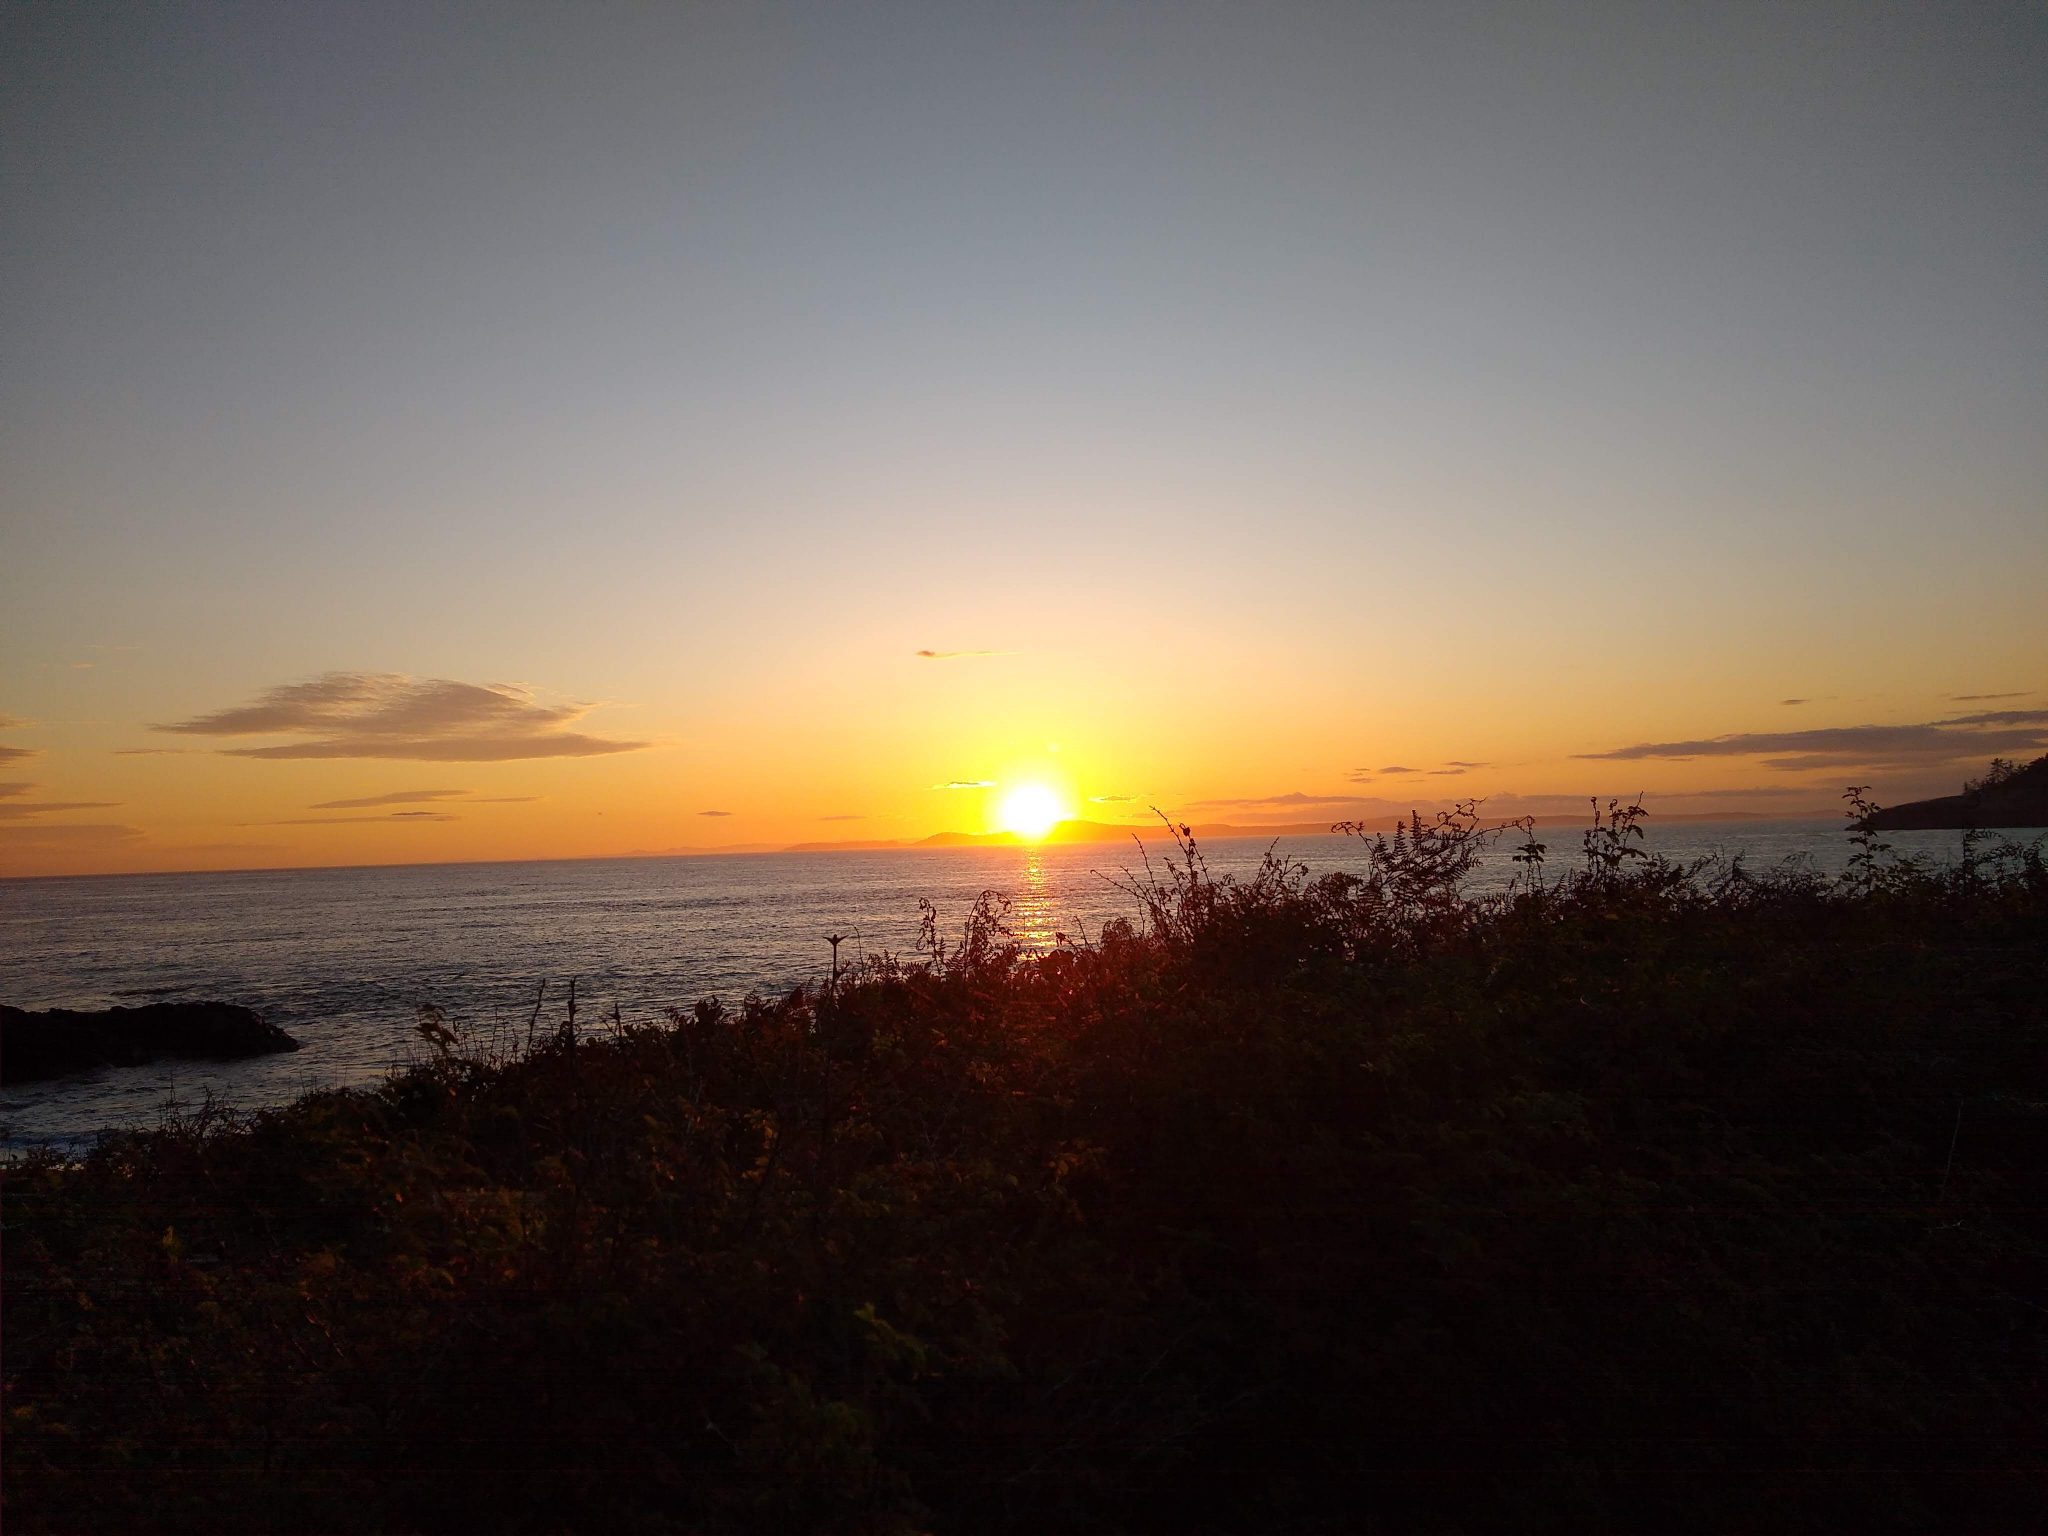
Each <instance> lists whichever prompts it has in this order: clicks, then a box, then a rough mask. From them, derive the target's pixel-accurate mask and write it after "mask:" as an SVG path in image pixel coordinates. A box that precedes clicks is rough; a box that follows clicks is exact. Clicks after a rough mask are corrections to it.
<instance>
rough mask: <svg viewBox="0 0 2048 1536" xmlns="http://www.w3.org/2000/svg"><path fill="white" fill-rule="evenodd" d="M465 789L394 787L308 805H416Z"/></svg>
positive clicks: (325, 808)
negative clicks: (381, 792) (387, 790)
mask: <svg viewBox="0 0 2048 1536" xmlns="http://www.w3.org/2000/svg"><path fill="white" fill-rule="evenodd" d="M468 793H469V791H468V790H466V789H394V790H392V791H391V793H389V794H388V795H364V796H363V797H362V798H361V799H358V800H322V801H321V802H320V803H319V804H318V805H312V806H308V807H307V809H308V810H313V811H364V810H369V809H371V808H372V807H375V806H379V805H417V804H420V803H421V802H423V801H429V800H459V799H461V798H462V797H463V796H464V795H466V794H468Z"/></svg>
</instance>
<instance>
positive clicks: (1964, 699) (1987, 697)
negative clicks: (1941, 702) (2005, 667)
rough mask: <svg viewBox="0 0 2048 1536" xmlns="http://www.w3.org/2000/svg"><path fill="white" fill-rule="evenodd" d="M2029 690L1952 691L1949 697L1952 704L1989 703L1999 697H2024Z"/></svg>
mask: <svg viewBox="0 0 2048 1536" xmlns="http://www.w3.org/2000/svg"><path fill="white" fill-rule="evenodd" d="M2028 691H2029V690H2027V689H2021V690H2020V691H2019V692H2018V693H1952V694H1950V695H1949V696H1948V697H1949V702H1950V703H1952V704H1989V703H1992V702H1993V701H1995V700H1997V699H2024V698H2025V697H2026V696H2027V693H2028Z"/></svg>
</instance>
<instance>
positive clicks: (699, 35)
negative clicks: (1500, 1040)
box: [0, 4, 2048, 875]
mask: <svg viewBox="0 0 2048 1536" xmlns="http://www.w3.org/2000/svg"><path fill="white" fill-rule="evenodd" d="M224 15H225V13H218V12H214V11H210V10H208V11H200V10H194V9H188V8H186V7H182V6H179V5H176V4H170V5H162V6H147V7H143V6H135V7H125V8H124V7H107V8H93V9H81V8H77V7H14V8H11V9H10V10H9V11H8V12H7V14H6V16H5V17H4V19H0V26H4V27H5V28H6V35H5V38H4V42H5V46H4V47H0V72H4V77H0V104H4V105H0V114H4V117H0V169H4V171H5V172H6V176H7V181H6V184H7V185H8V186H9V187H10V188H11V189H12V192H11V194H10V195H11V197H12V199H13V206H12V207H11V208H10V219H9V225H10V231H11V233H12V238H10V239H9V240H8V241H6V242H0V291H4V292H6V293H7V295H8V310H9V343H8V346H7V348H6V349H5V351H6V357H5V360H4V363H0V463H4V464H5V465H6V466H7V470H6V473H5V474H4V475H0V614H4V615H5V622H4V626H0V716H4V718H5V723H4V725H0V874H6V875H32V874H48V873H69V872H93V871H114V870H144V869H182V868H211V867H246V866H273V865H293V864H338V863H365V862H393V861H412V860H443V859H496V858H523V857H572V856H584V855H615V854H623V853H631V852H639V851H650V850H665V849H676V848H703V847H716V846H721V845H771V846H781V845H786V844H789V843H795V842H813V841H825V840H833V839H841V838H845V839H915V838H919V837H922V836H925V835H927V834H930V833H933V832H937V831H942V830H955V829H957V830H968V831H979V830H983V829H986V828H987V827H988V826H989V825H990V824H991V821H992V819H994V817H995V812H994V809H993V808H994V807H995V806H997V805H998V804H999V803H1000V798H1001V796H1002V795H1003V794H1005V793H1007V792H1008V791H1009V790H1011V789H1012V788H1014V787H1015V786H1016V785H1017V784H1019V783H1021V782H1026V781H1030V782H1042V783H1044V784H1046V785H1049V786H1051V787H1053V788H1054V789H1056V790H1057V791H1058V792H1059V793H1060V794H1061V795H1062V796H1064V797H1066V799H1067V801H1068V803H1070V804H1071V806H1072V807H1073V809H1074V810H1075V811H1076V812H1077V813H1079V814H1081V815H1085V816H1090V817H1094V818H1097V819H1115V818H1116V817H1118V816H1120V815H1124V814H1143V813H1144V812H1145V810H1146V808H1148V807H1151V806H1155V805H1156V806H1159V807H1161V808H1163V809H1166V810H1168V811H1169V812H1171V813H1173V814H1175V815H1178V816H1181V817H1185V818H1188V819H1191V820H1195V821H1200V822H1230V823H1238V824H1254V823H1259V822H1276V821H1285V822H1301V821H1319V820H1329V819H1335V818H1337V817H1340V816H1345V815H1355V814H1370V813H1372V812H1375V811H1382V810H1386V809H1389V808H1396V807H1404V806H1407V805H1409V804H1418V805H1424V806H1427V805H1430V804H1435V803H1440V802H1442V801H1443V800H1446V799H1448V798H1451V797H1453V796H1458V795H1472V796H1486V797H1489V805H1490V806H1491V807H1492V808H1495V809H1499V810H1501V811H1504V812H1508V811H1513V810H1516V809H1522V808H1527V807H1529V806H1532V805H1539V806H1540V805H1544V804H1548V803H1551V800H1547V799H1546V798H1545V797H1552V799H1554V798H1555V797H1577V796H1581V795H1585V794H1593V793H1597V794H1633V793H1635V792H1636V791H1638V790H1642V791H1647V792H1648V793H1649V795H1650V796H1651V800H1650V804H1651V805H1652V807H1653V809H1655V808H1658V807H1662V808H1663V809H1664V810H1665V811H1667V812H1671V811H1705V810H1709V809H1747V810H1773V809H1785V808H1794V809H1807V808H1811V807H1817V806H1830V805H1833V804H1834V803H1835V802H1836V797H1837V796H1838V794H1839V791H1840V788H1841V786H1842V785H1843V784H1845V783H1849V782H1870V783H1873V784H1875V785H1876V786H1877V789H1876V793H1877V794H1878V796H1879V797H1880V798H1881V799H1899V798H1908V797H1911V796H1914V795H1918V794H1923V793H1931V792H1939V791H1946V790H1949V789H1953V788H1954V787H1956V786H1957V785H1958V784H1959V783H1960V782H1961V780H1962V779H1963V778H1964V777H1965V776H1967V775H1969V774H1971V773H1974V772H1978V771H1981V768H1982V766H1983V764H1984V762H1985V761H1986V760H1988V759H1989V758H1990V757H1991V756H1993V755H2004V756H2008V757H2027V756H2032V755H2036V754H2038V753H2039V752H2040V751H2042V750H2044V749H2048V667H2044V663H2048V603H2044V602H2043V601H2042V594H2043V593H2044V592H2048V432H2044V431H2043V430H2042V428H2043V424H2044V422H2048V303H2044V302H2042V300H2043V292H2042V266H2041V253H2042V251H2044V250H2048V199H2043V198H2042V197H2041V196H2040V186H2039V177H2038V167H2039V165H2040V163H2041V156H2042V153H2043V152H2044V150H2048V98H2044V97H2043V95H2042V93H2041V91H2040V89H2039V83H2040V61H2041V59H2042V58H2043V57H2044V56H2048V11H2044V10H2043V9H2042V8H2040V7H2038V6H2034V7H2010V8H2003V9H2002V8H1999V7H1984V8H1978V7H1955V8H1932V9H1930V8H1927V7H1921V6H1889V5H1884V4H1876V5H1868V6H1858V7H1854V8H1830V7H1826V6H1811V7H1806V6H1799V7H1775V8H1757V9H1755V10H1750V11H1744V12H1742V13H1740V14H1739V15H1734V14H1731V15H1728V16H1720V15H1718V14H1717V15H1716V16H1715V17H1713V18H1712V20H1711V22H1709V21H1708V20H1706V19H1704V13H1702V12H1698V11H1688V10H1686V9H1684V8H1673V9H1657V8H1642V9H1629V8H1621V9H1619V10H1617V9H1615V8H1611V7H1590V8H1586V9H1585V10H1583V11H1581V12H1576V13H1572V12H1560V13H1557V14H1551V13H1549V12H1542V13H1540V14H1539V13H1538V12H1536V11H1532V10H1531V9H1529V8H1526V7H1499V8H1494V9H1491V10H1489V9H1486V8H1457V7H1362V6H1361V7H1349V8H1347V7H1327V6H1307V5H1303V6H1289V5H1286V4H1275V5H1264V6H1258V7H1237V8H1231V7H1215V8H1205V9H1202V10H1199V11H1185V10H1177V9H1174V8H1165V9H1154V8H1145V7H1060V8H1053V7H1030V6H1022V7H998V8H936V9H935V8H930V7H914V8H897V7H891V6H887V5H883V6H878V7H874V8H866V7H814V8H805V9H799V10H796V11H785V10H780V9H776V8H766V7H731V8H719V7H645V8H640V9H637V10H617V11H608V12H606V13H604V14H603V15H601V16H596V17H593V16H590V15H586V14H584V13H582V12H580V11H579V12H572V11H569V10H547V9H542V10H536V11H531V12H519V13H517V14H510V13H508V14H507V15H505V16H503V17H502V18H499V22H500V24H499V25H494V26H486V27H479V26H474V25H472V24H471V23H470V22H469V21H467V20H465V19H463V17H462V15H461V14H460V13H457V12H454V11H450V10H448V9H446V8H441V7H432V6H424V7H401V8H393V9H389V10H382V11H376V12H374V13H370V12H363V13H357V12H353V11H352V12H350V13H349V15H348V16H347V18H346V19H343V18H341V17H339V15H338V14H337V13H333V12H327V11H322V10H321V9H320V8H317V7H267V8H252V9H250V10H248V11H246V12H237V13H235V19H234V22H233V24H232V25H230V24H228V23H227V21H226V20H225V19H224ZM1603 754H1604V755H1603ZM1394 770H1405V771H1394ZM982 781H987V787H969V788H945V787H943V786H946V785H949V784H954V783H960V784H967V785H972V786H981V785H982ZM1517 797H1519V798H1517ZM350 801H354V802H368V803H362V804H354V805H346V804H337V802H350Z"/></svg>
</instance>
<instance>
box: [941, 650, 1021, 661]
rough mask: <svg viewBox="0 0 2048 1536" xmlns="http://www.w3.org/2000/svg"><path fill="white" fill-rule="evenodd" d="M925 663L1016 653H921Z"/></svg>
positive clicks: (1012, 652) (1012, 654) (1013, 652)
mask: <svg viewBox="0 0 2048 1536" xmlns="http://www.w3.org/2000/svg"><path fill="white" fill-rule="evenodd" d="M917 654H918V655H919V656H920V657H921V658H922V659H924V660H925V661H965V660H968V659H969V658H971V657H975V656H1014V655H1016V654H1017V653H1016V652H1015V651H919V652H918V653H917Z"/></svg>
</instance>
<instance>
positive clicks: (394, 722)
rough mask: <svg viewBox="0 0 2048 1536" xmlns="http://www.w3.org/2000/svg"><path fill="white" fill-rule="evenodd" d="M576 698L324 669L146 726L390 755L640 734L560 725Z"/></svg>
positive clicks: (609, 749) (293, 749) (549, 746)
mask: <svg viewBox="0 0 2048 1536" xmlns="http://www.w3.org/2000/svg"><path fill="white" fill-rule="evenodd" d="M590 708H591V706H589V705H584V704H542V703H540V702H538V701H537V700H536V699H535V698H534V696H533V694H532V692H531V691H529V690H527V689H524V688H518V687H512V686H509V685H505V684H490V685H483V684H477V683H462V682H452V681H450V680H448V679H446V678H414V677H407V676H404V675H402V674H398V673H390V672H329V673H327V674H325V675H324V676H321V677H316V678H313V679H311V680H310V681H307V682H303V683H286V684H283V685H281V686H279V687H276V688H272V689H270V690H269V691H268V692H266V693H265V694H263V695H262V697H260V698H259V699H257V700H256V701H255V702H254V703H252V704H244V705H240V706H238V707H236V708H233V709H222V710H216V711H214V712H213V713H212V714H207V715H199V716H195V717H194V718H192V719H190V720H180V721H175V722H173V723H171V724H168V725H158V726H154V727H152V729H155V730H159V731H166V732H170V733H172V734H175V735H182V736H298V737H303V738H306V739H304V740H300V741H292V742H285V743H282V744H278V745H273V746H262V747H223V748H220V749H218V750H220V751H221V752H223V753H224V754H225V755H227V756H230V757H252V758H264V759H271V760H286V759H302V758H345V757H364V758H395V759H404V760H408V761H413V762H440V763H486V762H507V761H511V760H513V759H517V758H535V757H599V756H605V755H608V754H610V753H614V752H632V751H637V750H638V749H640V748H642V747H645V746H647V745H648V743H647V742H644V741H614V740H609V739H606V738H604V737H600V736H591V735H586V734H584V733H583V732H580V731H574V730H571V729H569V727H570V726H572V725H574V724H575V723H576V722H577V721H579V720H581V719H582V718H583V717H584V716H585V715H586V714H588V713H589V712H590Z"/></svg>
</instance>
